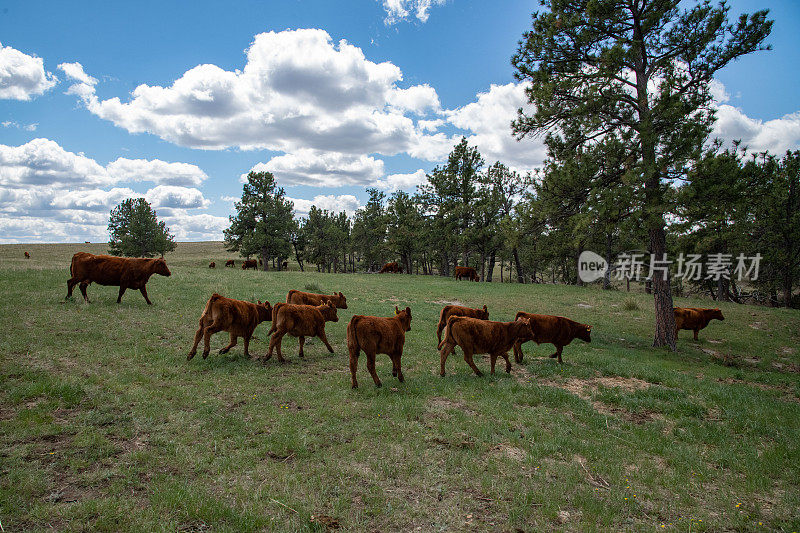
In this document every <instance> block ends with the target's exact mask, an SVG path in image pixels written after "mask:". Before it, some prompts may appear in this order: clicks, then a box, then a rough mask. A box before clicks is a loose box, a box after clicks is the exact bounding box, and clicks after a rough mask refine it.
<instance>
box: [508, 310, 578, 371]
mask: <svg viewBox="0 0 800 533" xmlns="http://www.w3.org/2000/svg"><path fill="white" fill-rule="evenodd" d="M516 319H517V320H521V319H523V320H524V319H527V320H528V321H529V322H530V323H531V329H532V330H533V339H528V340H533V341H535V342H536V344H545V343H548V344H552V345H554V346H555V347H556V352H555V353H554V354H553V355H551V356H550V357H552V358H556V357H558V362H559V364H563V361H561V350H563V349H564V346H566V345H568V344H569V343H571V342H572V340H573V339H581V340H582V341H586V342H592V337H591V332H592V326H587V325H586V324H581V323H580V322H575V321H574V320H570V319H569V318H564V317H563V316H552V315H536V314H533V313H525V312H524V311H520V312H519V313H517V316H516ZM524 342H525V341H521V342H517V343H516V344H514V360H515V361H516V362H517V363H521V362H522V344H523V343H524Z"/></svg>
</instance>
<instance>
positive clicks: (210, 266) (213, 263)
mask: <svg viewBox="0 0 800 533" xmlns="http://www.w3.org/2000/svg"><path fill="white" fill-rule="evenodd" d="M208 268H217V264H216V263H215V262H214V261H211V262H210V263H209V264H208Z"/></svg>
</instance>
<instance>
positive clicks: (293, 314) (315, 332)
mask: <svg viewBox="0 0 800 533" xmlns="http://www.w3.org/2000/svg"><path fill="white" fill-rule="evenodd" d="M338 321H339V317H338V316H336V306H335V305H333V304H332V303H331V302H325V303H323V304H321V305H317V306H314V305H296V304H285V303H278V304H275V307H274V308H273V312H272V329H270V331H274V333H273V334H272V338H271V339H270V341H269V351H267V355H266V356H264V361H268V360H269V359H270V357H272V350H273V349H274V348H275V347H277V348H278V361H280V362H281V363H282V362H283V361H284V359H283V353H281V339H283V336H284V335H286V334H287V333H288V334H289V335H291V336H293V337H297V338H298V341H299V342H300V357H303V344H305V342H306V337H319V338H320V340H321V341H322V342H323V343H324V344H325V346H326V347H327V348H328V351H329V352H331V353H333V348H332V347H331V345H330V343H328V337H326V336H325V322H338Z"/></svg>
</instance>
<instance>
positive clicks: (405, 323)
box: [347, 306, 411, 389]
mask: <svg viewBox="0 0 800 533" xmlns="http://www.w3.org/2000/svg"><path fill="white" fill-rule="evenodd" d="M406 331H411V308H409V307H406V308H405V310H403V311H400V309H398V308H397V306H395V308H394V316H393V317H386V318H385V317H379V316H364V315H355V316H353V318H351V319H350V323H349V324H347V350H348V351H349V352H350V384H351V385H352V387H353V388H354V389H356V388H358V382H357V381H356V370H357V369H358V356H359V355H360V354H361V350H364V353H365V354H367V370H368V371H369V373H370V375H371V376H372V380H373V381H374V382H375V386H376V387H380V386H381V380H380V379H378V374H377V373H376V372H375V355H376V354H379V353H385V354H386V355H388V356H389V358H390V359H391V360H392V376H394V377H396V378H397V379H398V380H399V381H400V383H403V381H405V379H404V378H403V371H402V370H401V369H400V357H401V356H402V355H403V344H404V343H405V342H406Z"/></svg>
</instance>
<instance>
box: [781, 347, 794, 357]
mask: <svg viewBox="0 0 800 533" xmlns="http://www.w3.org/2000/svg"><path fill="white" fill-rule="evenodd" d="M794 352H795V349H794V348H792V347H791V346H783V347H781V354H783V355H792V354H793V353H794Z"/></svg>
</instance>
